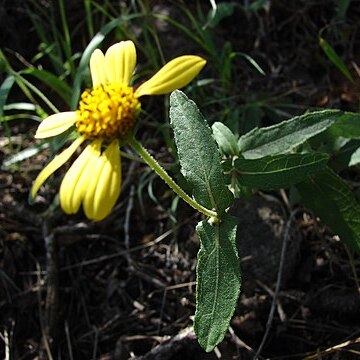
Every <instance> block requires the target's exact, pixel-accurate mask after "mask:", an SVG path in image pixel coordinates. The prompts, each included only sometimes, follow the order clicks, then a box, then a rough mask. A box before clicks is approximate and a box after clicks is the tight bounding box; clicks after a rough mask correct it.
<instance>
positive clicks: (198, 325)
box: [194, 215, 241, 351]
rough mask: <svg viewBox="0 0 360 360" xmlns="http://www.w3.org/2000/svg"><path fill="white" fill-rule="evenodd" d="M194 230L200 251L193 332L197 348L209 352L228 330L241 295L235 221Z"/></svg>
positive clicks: (229, 219) (202, 224)
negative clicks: (197, 343) (198, 345)
mask: <svg viewBox="0 0 360 360" xmlns="http://www.w3.org/2000/svg"><path fill="white" fill-rule="evenodd" d="M196 230H197V232H198V234H199V236H200V241H201V248H200V251H199V256H198V263H197V286H196V312H195V320H194V330H195V333H196V335H197V337H198V340H199V343H200V345H201V346H202V347H203V348H204V349H205V350H206V351H211V350H213V349H214V347H215V346H216V345H217V344H219V343H220V342H221V341H222V339H223V338H224V335H225V333H226V331H227V329H228V327H229V323H230V320H231V317H232V315H233V313H234V309H235V307H236V303H237V300H238V297H239V293H240V286H241V276H240V266H239V258H238V255H237V249H236V219H235V218H233V217H231V216H229V215H225V216H224V218H223V220H222V221H221V222H217V223H215V224H212V225H211V224H209V223H208V222H207V221H206V220H203V221H202V222H200V223H199V224H198V225H197V227H196Z"/></svg>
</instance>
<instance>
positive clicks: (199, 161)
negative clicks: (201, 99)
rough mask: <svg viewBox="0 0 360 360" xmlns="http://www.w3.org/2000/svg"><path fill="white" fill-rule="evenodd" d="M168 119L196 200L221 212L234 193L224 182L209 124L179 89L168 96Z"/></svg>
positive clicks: (229, 203)
mask: <svg viewBox="0 0 360 360" xmlns="http://www.w3.org/2000/svg"><path fill="white" fill-rule="evenodd" d="M170 120H171V125H172V127H173V129H174V136H175V143H176V146H177V149H178V154H179V161H180V165H181V172H182V174H183V175H184V177H185V179H186V180H187V181H188V182H189V184H190V185H191V186H192V190H193V196H194V198H195V200H196V201H197V202H199V203H200V204H201V205H203V206H205V207H207V208H208V209H216V211H217V212H218V213H220V214H221V213H222V212H224V211H225V210H226V209H227V208H228V207H229V206H230V205H231V204H232V202H233V195H232V194H231V192H230V190H229V189H228V188H227V187H226V185H225V184H226V182H225V177H224V174H223V172H222V168H221V157H220V153H219V151H218V148H217V146H216V143H215V141H214V138H213V136H212V132H211V129H210V127H209V126H208V124H207V122H206V120H205V119H204V117H203V116H202V114H201V113H200V111H199V109H198V108H197V106H196V104H195V103H194V102H193V101H191V100H189V99H188V98H187V97H186V95H185V94H184V93H183V92H181V91H179V90H176V91H174V92H173V93H172V94H171V96H170Z"/></svg>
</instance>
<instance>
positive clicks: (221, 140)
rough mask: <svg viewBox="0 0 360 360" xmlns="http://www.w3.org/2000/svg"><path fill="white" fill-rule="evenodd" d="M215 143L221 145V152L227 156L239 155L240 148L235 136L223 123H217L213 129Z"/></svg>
mask: <svg viewBox="0 0 360 360" xmlns="http://www.w3.org/2000/svg"><path fill="white" fill-rule="evenodd" d="M211 129H212V131H213V134H214V138H215V141H216V142H217V144H218V145H219V148H220V151H221V152H222V153H223V154H225V155H238V154H239V146H238V144H237V141H236V137H235V135H234V134H233V133H232V132H231V130H230V129H229V128H228V127H227V126H225V125H224V124H223V123H221V122H215V123H214V124H213V126H212V127H211Z"/></svg>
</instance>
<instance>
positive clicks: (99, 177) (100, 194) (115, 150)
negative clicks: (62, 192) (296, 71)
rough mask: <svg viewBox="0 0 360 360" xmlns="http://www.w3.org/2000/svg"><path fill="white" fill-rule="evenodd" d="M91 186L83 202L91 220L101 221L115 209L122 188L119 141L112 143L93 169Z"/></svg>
mask: <svg viewBox="0 0 360 360" xmlns="http://www.w3.org/2000/svg"><path fill="white" fill-rule="evenodd" d="M92 174H93V177H92V180H91V184H90V183H89V186H88V187H87V191H86V194H85V197H84V201H83V207H84V212H85V214H86V216H87V217H88V218H89V219H92V220H95V221H100V220H102V219H104V218H105V217H106V216H107V215H109V213H110V211H111V209H112V208H113V207H114V205H115V203H116V201H117V199H118V197H119V195H120V187H121V161H120V150H119V142H118V140H114V141H112V143H111V144H110V145H109V146H108V147H107V149H106V150H105V151H104V152H103V153H102V154H101V156H100V157H99V158H98V160H97V163H96V165H94V166H93V169H92Z"/></svg>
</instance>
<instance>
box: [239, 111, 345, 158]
mask: <svg viewBox="0 0 360 360" xmlns="http://www.w3.org/2000/svg"><path fill="white" fill-rule="evenodd" d="M341 116H343V112H341V111H340V110H322V111H315V112H311V113H308V114H305V115H301V116H296V117H294V118H292V119H290V120H287V121H283V122H281V123H280V124H276V125H272V126H269V127H265V128H255V129H254V130H252V131H250V132H249V133H247V134H245V135H243V136H241V137H240V139H239V141H238V145H239V149H240V153H241V155H242V156H244V158H246V159H258V158H262V157H264V156H268V155H276V154H284V153H288V152H290V151H291V150H292V149H294V148H295V147H297V146H299V145H301V144H303V143H304V142H305V141H307V140H308V139H310V138H311V137H313V136H314V135H316V134H319V133H321V132H322V131H324V130H326V129H327V128H329V127H330V126H331V125H332V124H334V123H335V121H336V120H338V119H339V118H340V117H341Z"/></svg>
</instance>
